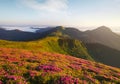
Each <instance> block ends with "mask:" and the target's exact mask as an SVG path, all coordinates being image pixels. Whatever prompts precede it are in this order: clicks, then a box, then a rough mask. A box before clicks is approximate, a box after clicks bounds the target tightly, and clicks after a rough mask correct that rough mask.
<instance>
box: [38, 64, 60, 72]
mask: <svg viewBox="0 0 120 84" xmlns="http://www.w3.org/2000/svg"><path fill="white" fill-rule="evenodd" d="M37 70H43V71H44V72H60V71H61V69H60V68H58V67H56V66H53V65H39V66H38V67H37Z"/></svg>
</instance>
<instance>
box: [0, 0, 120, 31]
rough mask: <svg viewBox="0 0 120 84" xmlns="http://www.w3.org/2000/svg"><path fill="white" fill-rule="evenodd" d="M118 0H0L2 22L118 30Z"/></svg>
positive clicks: (119, 2)
mask: <svg viewBox="0 0 120 84" xmlns="http://www.w3.org/2000/svg"><path fill="white" fill-rule="evenodd" d="M119 22H120V0H0V24H1V25H52V26H53V25H54V26H55V25H63V26H71V27H98V26H102V25H105V26H109V27H112V28H113V30H116V31H118V30H119V27H120V25H119Z"/></svg>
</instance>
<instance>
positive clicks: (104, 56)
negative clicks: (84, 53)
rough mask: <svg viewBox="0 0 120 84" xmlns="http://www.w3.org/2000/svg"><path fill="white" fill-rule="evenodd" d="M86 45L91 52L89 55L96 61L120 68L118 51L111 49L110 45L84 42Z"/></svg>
mask: <svg viewBox="0 0 120 84" xmlns="http://www.w3.org/2000/svg"><path fill="white" fill-rule="evenodd" d="M86 47H87V49H88V51H89V53H90V54H91V56H92V57H93V58H94V59H95V60H96V61H97V62H101V63H104V64H107V65H110V66H115V67H119V68H120V51H119V50H116V49H112V48H110V47H107V46H104V45H101V44H98V43H96V44H95V43H91V44H86Z"/></svg>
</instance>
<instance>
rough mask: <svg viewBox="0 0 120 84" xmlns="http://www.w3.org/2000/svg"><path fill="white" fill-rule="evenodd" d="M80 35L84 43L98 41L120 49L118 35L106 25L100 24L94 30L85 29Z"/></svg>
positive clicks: (119, 37)
mask: <svg viewBox="0 0 120 84" xmlns="http://www.w3.org/2000/svg"><path fill="white" fill-rule="evenodd" d="M81 37H82V38H81V40H82V41H84V42H85V43H99V44H103V45H105V46H108V47H111V48H114V49H117V50H120V45H119V43H120V36H119V35H118V34H116V33H114V32H112V31H111V30H110V29H109V28H108V27H105V26H101V27H99V28H97V29H95V30H91V31H86V32H84V34H83V35H82V36H81Z"/></svg>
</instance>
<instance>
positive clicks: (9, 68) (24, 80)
mask: <svg viewBox="0 0 120 84" xmlns="http://www.w3.org/2000/svg"><path fill="white" fill-rule="evenodd" d="M0 83H1V84H119V83H120V69H118V68H114V67H110V66H107V65H103V64H101V63H96V62H92V61H88V60H84V59H80V58H79V59H78V58H75V57H72V56H68V55H62V54H57V53H49V52H38V53H34V52H31V51H28V50H24V49H13V48H0Z"/></svg>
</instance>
